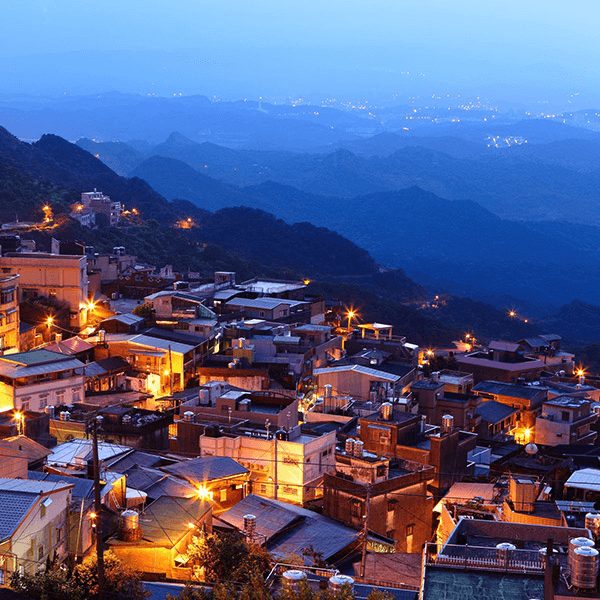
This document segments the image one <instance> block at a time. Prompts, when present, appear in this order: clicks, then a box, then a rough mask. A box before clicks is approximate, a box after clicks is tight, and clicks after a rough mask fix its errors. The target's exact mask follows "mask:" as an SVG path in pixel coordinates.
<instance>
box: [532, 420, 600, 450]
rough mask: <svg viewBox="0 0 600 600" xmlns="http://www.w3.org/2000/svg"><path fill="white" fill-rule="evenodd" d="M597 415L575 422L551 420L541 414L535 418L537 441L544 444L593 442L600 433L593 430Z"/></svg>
mask: <svg viewBox="0 0 600 600" xmlns="http://www.w3.org/2000/svg"><path fill="white" fill-rule="evenodd" d="M596 420H597V416H596V415H589V416H587V417H583V418H580V419H578V420H577V421H575V422H569V421H562V420H551V419H548V418H547V417H546V416H545V415H540V416H539V417H538V418H537V419H536V420H535V443H536V444H540V445H542V446H558V445H560V444H593V443H594V441H595V440H596V437H597V435H598V433H597V432H596V431H591V425H592V423H594V422H596Z"/></svg>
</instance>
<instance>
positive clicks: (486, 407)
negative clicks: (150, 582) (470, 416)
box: [475, 400, 519, 423]
mask: <svg viewBox="0 0 600 600" xmlns="http://www.w3.org/2000/svg"><path fill="white" fill-rule="evenodd" d="M475 412H476V413H477V414H478V415H480V416H481V418H482V419H483V420H484V421H486V422H487V423H499V422H500V421H502V420H504V419H506V418H507V417H510V415H514V414H515V413H516V412H519V409H518V408H513V407H512V406H507V405H506V404H501V403H500V402H496V401H495V400H490V401H489V402H484V403H483V404H481V405H480V406H478V407H477V410H476V411H475Z"/></svg>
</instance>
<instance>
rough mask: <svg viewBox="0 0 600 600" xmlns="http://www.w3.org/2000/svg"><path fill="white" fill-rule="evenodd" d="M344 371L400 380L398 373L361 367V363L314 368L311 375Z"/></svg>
mask: <svg viewBox="0 0 600 600" xmlns="http://www.w3.org/2000/svg"><path fill="white" fill-rule="evenodd" d="M344 371H354V372H355V373H360V374H362V375H369V376H371V377H377V378H379V379H384V380H385V381H391V382H396V381H400V379H401V377H400V375H391V374H390V373H386V372H385V371H379V370H378V369H371V368H369V367H363V366H362V365H342V366H339V367H330V368H323V369H315V370H314V371H313V375H326V374H327V373H343V372H344Z"/></svg>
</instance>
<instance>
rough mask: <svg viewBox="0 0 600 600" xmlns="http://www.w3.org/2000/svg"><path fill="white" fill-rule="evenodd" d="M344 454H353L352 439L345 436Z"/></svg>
mask: <svg viewBox="0 0 600 600" xmlns="http://www.w3.org/2000/svg"><path fill="white" fill-rule="evenodd" d="M344 449H345V451H346V454H347V455H348V456H352V455H353V454H354V439H353V438H346V446H345V447H344Z"/></svg>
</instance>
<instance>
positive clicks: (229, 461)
mask: <svg viewBox="0 0 600 600" xmlns="http://www.w3.org/2000/svg"><path fill="white" fill-rule="evenodd" d="M161 470H163V471H166V472H167V473H172V474H173V475H177V476H178V477H181V478H182V479H186V480H187V481H191V482H192V483H202V482H205V481H211V480H214V479H221V478H223V477H232V476H234V475H242V474H244V473H249V472H250V471H248V469H246V467H243V466H242V465H240V463H239V462H237V461H236V460H234V459H233V458H230V457H228V456H201V457H200V458H192V459H191V460H184V461H181V462H180V463H176V464H174V465H169V466H167V467H162V468H161Z"/></svg>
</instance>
